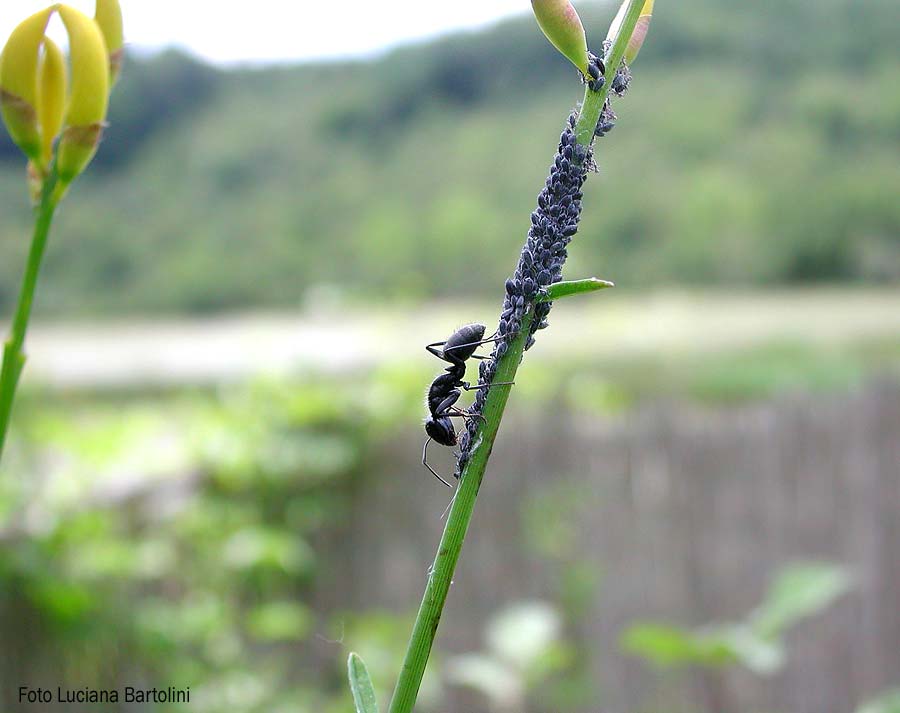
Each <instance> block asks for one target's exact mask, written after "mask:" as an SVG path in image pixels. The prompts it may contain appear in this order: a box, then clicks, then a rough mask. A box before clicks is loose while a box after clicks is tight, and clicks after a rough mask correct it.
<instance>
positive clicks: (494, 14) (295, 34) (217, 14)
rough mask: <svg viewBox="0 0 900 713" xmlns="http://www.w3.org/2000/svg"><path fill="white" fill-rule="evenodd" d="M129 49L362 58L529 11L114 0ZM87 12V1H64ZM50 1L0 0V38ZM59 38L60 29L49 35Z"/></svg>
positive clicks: (422, 3) (518, 7) (460, 5)
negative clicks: (119, 10) (173, 47)
mask: <svg viewBox="0 0 900 713" xmlns="http://www.w3.org/2000/svg"><path fill="white" fill-rule="evenodd" d="M120 2H121V4H122V11H123V14H124V16H125V36H126V40H127V42H128V43H129V44H130V45H131V46H132V47H133V48H135V49H159V48H162V47H167V46H177V47H180V48H183V49H187V50H189V51H190V52H191V53H192V54H194V55H197V56H200V57H202V58H204V59H206V60H209V61H211V62H215V63H219V64H236V63H247V62H249V63H260V62H262V63H267V62H285V61H287V62H290V61H296V60H311V59H323V58H334V57H347V56H354V57H358V56H366V55H372V54H375V53H377V52H379V51H382V50H385V49H388V48H390V47H393V46H395V45H397V44H402V43H405V42H410V41H413V40H420V39H425V38H428V37H433V36H435V35H438V34H442V33H445V32H448V31H450V30H458V29H471V28H477V27H482V26H484V25H487V24H490V23H492V22H495V21H496V20H499V19H501V18H504V17H509V16H511V15H515V14H521V13H524V12H528V11H530V3H529V2H528V0H454V1H453V2H432V1H430V0H382V1H381V2H379V1H378V0H343V2H342V1H341V0H293V2H286V1H284V0H253V1H252V2H240V1H238V0H232V1H231V2H221V1H220V2H212V1H211V0H120ZM67 3H68V4H69V5H72V6H74V7H76V8H78V9H80V10H82V11H84V12H86V13H88V14H90V15H93V8H94V2H93V0H67ZM49 4H50V0H0V7H2V9H0V42H2V43H4V44H5V42H6V38H7V37H8V36H9V33H10V32H11V31H12V29H13V27H15V25H16V24H17V23H18V22H20V21H21V20H23V19H24V18H25V17H27V16H28V15H29V14H31V13H33V12H37V11H38V10H40V9H42V8H44V7H46V6H47V5H49ZM50 34H51V36H53V37H54V38H57V37H61V36H62V32H61V31H60V29H59V28H55V29H52V28H51V32H50Z"/></svg>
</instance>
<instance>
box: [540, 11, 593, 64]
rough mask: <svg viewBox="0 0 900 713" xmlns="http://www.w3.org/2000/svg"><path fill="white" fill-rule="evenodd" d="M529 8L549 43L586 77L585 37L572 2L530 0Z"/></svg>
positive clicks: (586, 52) (586, 53) (586, 55)
mask: <svg viewBox="0 0 900 713" xmlns="http://www.w3.org/2000/svg"><path fill="white" fill-rule="evenodd" d="M531 9H532V10H533V11H534V16H535V18H536V19H537V23H538V26H539V27H540V28H541V31H542V32H543V33H544V34H545V35H546V36H547V39H548V40H550V43H551V44H552V45H553V46H554V47H556V49H558V50H559V51H560V53H561V54H562V55H563V56H564V57H565V58H566V59H568V60H569V61H570V62H571V63H572V64H574V65H575V66H576V67H577V68H578V70H579V71H580V72H581V73H582V74H583V75H584V76H585V77H587V76H588V50H587V39H585V36H584V26H583V25H582V24H581V18H580V17H578V13H577V12H575V8H574V7H572V3H570V2H569V0H531Z"/></svg>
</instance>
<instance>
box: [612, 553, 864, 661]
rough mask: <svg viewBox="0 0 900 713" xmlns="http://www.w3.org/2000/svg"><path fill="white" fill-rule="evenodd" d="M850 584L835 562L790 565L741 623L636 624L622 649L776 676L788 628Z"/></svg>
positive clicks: (653, 657) (661, 658) (816, 611)
mask: <svg viewBox="0 0 900 713" xmlns="http://www.w3.org/2000/svg"><path fill="white" fill-rule="evenodd" d="M851 586H852V580H851V579H850V576H849V575H848V574H847V573H846V572H845V571H844V570H843V569H841V568H840V567H837V566H835V565H830V564H822V563H797V564H793V565H789V566H787V567H785V568H784V569H783V570H782V571H781V572H779V573H778V574H777V576H776V577H775V580H774V582H773V583H772V585H771V586H770V588H769V591H768V592H767V593H766V596H765V598H764V599H763V602H762V603H761V604H760V605H759V607H757V608H756V609H754V610H753V611H752V612H750V613H749V614H748V615H747V617H746V619H745V620H743V621H740V622H729V623H726V624H713V625H709V626H704V627H702V628H700V629H693V630H692V629H684V628H682V627H678V626H671V625H668V624H651V623H644V624H635V625H634V626H631V627H629V629H628V630H627V631H625V633H624V634H623V636H622V647H623V648H624V649H625V651H627V652H628V653H630V654H634V655H636V656H640V657H641V658H643V659H645V660H647V661H649V662H651V663H653V664H655V665H657V666H661V667H670V666H691V665H693V666H709V667H714V668H718V667H723V666H730V665H733V664H739V665H741V666H744V667H745V668H747V669H749V670H750V671H752V672H754V673H756V674H761V675H768V674H773V673H776V672H777V671H779V670H781V668H782V667H783V666H784V663H785V660H786V658H787V652H786V649H785V645H784V641H783V637H784V635H785V634H786V632H787V630H788V629H789V628H790V627H792V626H795V625H796V624H798V623H799V622H800V621H801V620H803V619H805V618H807V617H810V616H814V615H816V614H819V613H821V612H823V611H824V610H825V609H827V608H828V607H829V606H830V605H831V604H832V603H833V602H834V601H835V600H837V599H838V598H839V597H841V596H842V595H843V594H845V593H846V592H847V591H849V590H850V588H851Z"/></svg>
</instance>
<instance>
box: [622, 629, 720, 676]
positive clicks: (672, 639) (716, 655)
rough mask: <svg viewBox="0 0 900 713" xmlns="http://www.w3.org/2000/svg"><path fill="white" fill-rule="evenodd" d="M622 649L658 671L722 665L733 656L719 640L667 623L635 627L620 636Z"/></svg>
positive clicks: (718, 638)
mask: <svg viewBox="0 0 900 713" xmlns="http://www.w3.org/2000/svg"><path fill="white" fill-rule="evenodd" d="M621 646H622V648H623V650H625V651H626V652H628V653H630V654H634V655H635V656H640V657H641V658H643V659H645V660H646V661H649V662H651V663H653V664H655V665H656V666H659V667H661V668H668V667H673V666H691V665H698V666H709V667H717V666H726V665H728V664H730V663H733V661H734V653H733V651H731V649H730V647H729V646H728V645H727V644H725V643H724V642H723V641H722V640H721V638H720V637H718V636H710V635H707V634H704V633H701V632H692V631H688V630H687V629H682V628H681V627H678V626H669V625H668V624H653V623H648V624H635V625H634V626H631V627H630V628H629V629H628V630H627V631H626V632H625V633H624V635H623V636H622V641H621Z"/></svg>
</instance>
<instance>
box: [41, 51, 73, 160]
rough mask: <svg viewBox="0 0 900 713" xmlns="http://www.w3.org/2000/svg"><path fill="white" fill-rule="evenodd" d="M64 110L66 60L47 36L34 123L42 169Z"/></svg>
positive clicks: (59, 127)
mask: <svg viewBox="0 0 900 713" xmlns="http://www.w3.org/2000/svg"><path fill="white" fill-rule="evenodd" d="M65 108H66V60H65V57H63V53H62V50H60V49H59V47H58V46H57V45H56V43H55V42H53V40H51V39H50V38H49V37H45V38H44V54H43V56H42V57H41V63H40V67H39V69H38V105H37V116H38V124H39V125H40V129H41V144H42V148H43V151H42V158H43V163H44V165H45V166H46V165H47V164H49V163H50V157H51V155H52V153H53V140H54V139H55V138H56V137H57V136H58V135H59V131H60V129H61V128H62V122H63V113H64V112H65Z"/></svg>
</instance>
